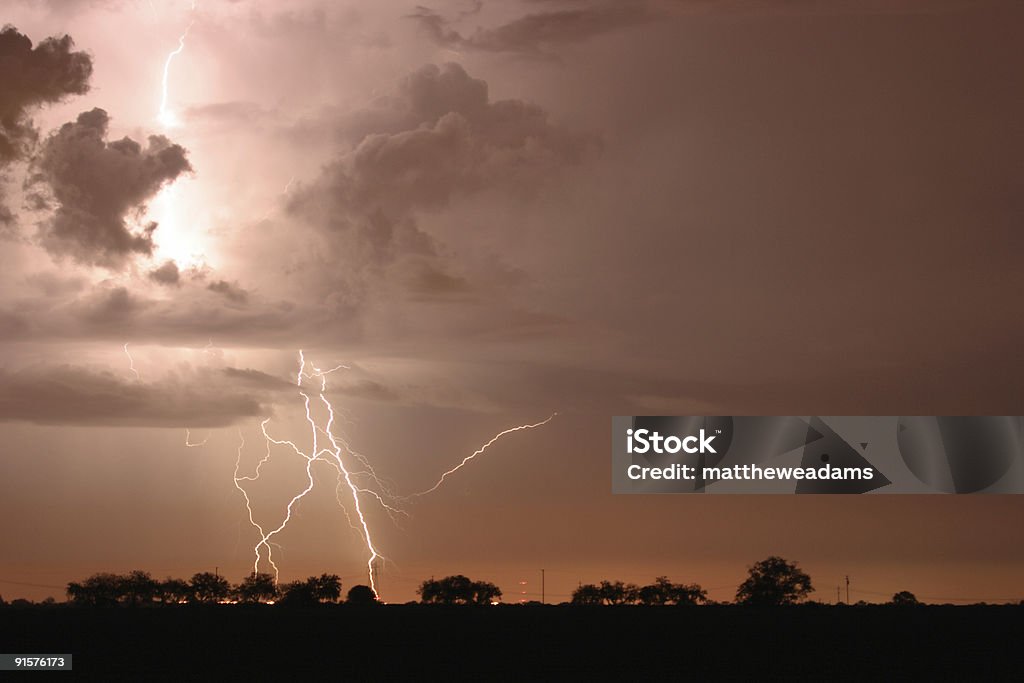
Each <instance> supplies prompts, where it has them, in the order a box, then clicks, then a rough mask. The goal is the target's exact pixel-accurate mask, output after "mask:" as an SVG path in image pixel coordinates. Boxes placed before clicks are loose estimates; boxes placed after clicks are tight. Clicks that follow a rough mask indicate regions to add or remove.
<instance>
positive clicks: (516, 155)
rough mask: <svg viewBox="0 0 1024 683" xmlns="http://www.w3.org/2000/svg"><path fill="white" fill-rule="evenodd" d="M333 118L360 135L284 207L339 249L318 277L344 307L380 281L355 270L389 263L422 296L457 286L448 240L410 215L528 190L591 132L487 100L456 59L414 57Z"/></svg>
mask: <svg viewBox="0 0 1024 683" xmlns="http://www.w3.org/2000/svg"><path fill="white" fill-rule="evenodd" d="M343 125H344V126H345V127H346V129H347V130H346V132H347V133H348V134H349V135H350V136H353V137H355V138H356V139H357V140H358V142H357V143H356V144H355V146H354V148H353V149H352V150H351V151H350V152H348V153H346V154H344V155H342V156H341V157H340V158H338V159H337V160H335V161H334V162H333V163H331V164H329V165H328V166H326V167H325V169H324V171H323V173H322V174H321V176H320V177H319V178H318V179H317V180H316V181H314V182H313V183H311V184H309V185H308V186H306V187H305V188H304V189H301V190H299V191H297V192H295V194H294V197H293V198H292V200H291V202H290V208H291V211H292V213H293V214H296V215H299V216H301V217H302V218H304V219H305V220H306V221H308V222H310V223H312V224H313V225H314V226H315V227H316V228H317V229H318V230H320V231H322V232H323V234H325V235H326V236H327V238H328V239H329V240H331V241H332V242H333V244H334V250H335V252H337V253H338V254H339V255H340V256H343V260H342V261H341V262H343V263H344V264H345V267H344V268H337V267H333V268H332V269H331V270H330V271H329V272H327V273H326V274H325V276H324V277H323V278H321V279H320V282H319V283H318V284H320V285H323V283H324V282H328V283H330V285H331V286H334V287H335V288H336V289H335V291H334V293H333V294H332V297H333V298H332V301H333V302H334V303H335V304H338V305H340V306H341V307H342V308H348V309H351V308H352V307H353V306H356V307H358V305H359V302H360V301H361V299H362V298H363V297H364V296H365V295H366V292H365V291H363V290H366V289H373V290H380V289H381V287H380V286H379V284H368V283H367V282H365V281H364V280H361V279H360V276H361V275H370V276H373V277H379V276H385V275H389V276H391V277H388V279H389V281H391V282H397V283H404V284H405V285H406V291H407V292H413V293H416V294H417V295H423V296H426V297H430V298H435V299H436V298H438V297H443V296H446V295H451V296H457V297H464V296H465V294H466V293H467V292H468V291H470V290H471V289H472V283H471V282H469V281H467V279H466V278H465V277H464V275H463V274H461V273H457V272H451V271H450V269H451V268H452V267H453V266H452V264H450V263H447V262H446V261H445V259H444V254H445V252H446V247H445V246H444V245H443V244H440V243H439V241H438V240H437V239H436V238H435V237H434V236H433V235H431V234H429V233H427V232H426V231H424V230H423V229H421V227H420V226H419V223H418V220H417V219H418V215H419V214H420V213H422V212H436V211H438V210H441V209H443V208H445V207H448V206H449V205H451V204H452V203H453V202H454V201H455V200H457V199H460V198H467V197H470V196H473V195H477V194H481V193H484V192H501V193H505V194H508V195H510V196H520V197H521V196H523V195H526V194H529V193H531V192H533V191H534V190H535V189H536V188H537V187H539V186H540V185H541V184H542V183H543V182H545V180H547V179H549V178H550V177H551V176H552V174H554V173H557V172H558V171H559V170H560V169H562V168H563V167H565V166H568V165H572V164H577V163H579V162H581V161H582V160H583V159H584V158H586V157H587V154H588V152H589V151H591V150H592V149H593V147H594V144H595V141H594V140H593V139H591V138H589V137H587V136H583V135H579V134H576V133H573V132H571V131H569V130H568V129H566V128H564V127H562V126H559V125H556V124H554V123H552V122H551V121H549V118H548V115H547V113H546V112H545V111H544V110H543V109H542V108H540V107H538V106H537V105H534V104H531V103H528V102H524V101H521V100H512V99H508V100H498V101H492V100H491V99H490V97H489V95H488V87H487V83H486V82H485V81H483V80H480V79H476V78H472V77H471V76H470V75H469V74H467V73H466V71H465V70H464V69H463V67H462V66H460V65H458V64H445V65H444V66H440V67H439V66H436V65H433V64H431V65H427V66H424V67H422V68H420V69H418V70H417V71H415V72H414V73H412V74H411V75H409V76H408V77H406V78H405V79H404V80H403V81H402V82H401V83H400V85H399V86H398V88H397V92H396V93H395V94H394V95H393V96H389V97H385V98H381V99H380V100H378V101H377V102H375V103H374V105H373V106H372V107H371V108H370V109H368V110H365V111H363V112H357V113H356V114H354V115H352V116H349V117H347V118H345V119H344V121H343ZM331 265H332V266H335V264H331ZM385 268H386V269H387V271H386V273H385V271H384V270H381V269H385ZM318 273H319V274H323V272H322V271H320V270H318Z"/></svg>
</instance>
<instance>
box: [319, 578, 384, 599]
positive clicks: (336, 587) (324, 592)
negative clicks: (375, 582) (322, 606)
mask: <svg viewBox="0 0 1024 683" xmlns="http://www.w3.org/2000/svg"><path fill="white" fill-rule="evenodd" d="M306 582H307V583H309V584H310V586H311V587H312V591H313V597H314V598H316V600H317V601H318V602H337V601H338V600H339V599H340V598H341V577H340V576H338V575H337V574H321V575H320V576H311V577H309V578H308V579H306ZM371 592H372V591H371Z"/></svg>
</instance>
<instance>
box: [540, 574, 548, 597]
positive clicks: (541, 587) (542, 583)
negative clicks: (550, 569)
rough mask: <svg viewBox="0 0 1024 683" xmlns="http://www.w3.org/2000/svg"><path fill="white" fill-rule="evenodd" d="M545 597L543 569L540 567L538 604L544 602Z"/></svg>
mask: <svg viewBox="0 0 1024 683" xmlns="http://www.w3.org/2000/svg"><path fill="white" fill-rule="evenodd" d="M545 597H546V596H545V593H544V570H543V569H541V570H540V604H542V605H543V604H546V602H547V601H546V600H545V599H544V598H545Z"/></svg>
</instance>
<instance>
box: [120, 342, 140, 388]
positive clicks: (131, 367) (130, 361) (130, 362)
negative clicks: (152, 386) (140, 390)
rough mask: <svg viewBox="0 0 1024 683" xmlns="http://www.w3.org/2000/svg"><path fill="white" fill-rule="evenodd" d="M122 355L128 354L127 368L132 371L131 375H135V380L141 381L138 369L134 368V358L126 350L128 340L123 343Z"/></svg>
mask: <svg viewBox="0 0 1024 683" xmlns="http://www.w3.org/2000/svg"><path fill="white" fill-rule="evenodd" d="M124 355H126V356H128V369H129V370H131V371H132V374H133V375H135V380H136V381H139V382H141V381H142V375H140V374H139V371H138V370H136V369H135V359H134V358H132V352H131V351H129V350H128V342H125V343H124Z"/></svg>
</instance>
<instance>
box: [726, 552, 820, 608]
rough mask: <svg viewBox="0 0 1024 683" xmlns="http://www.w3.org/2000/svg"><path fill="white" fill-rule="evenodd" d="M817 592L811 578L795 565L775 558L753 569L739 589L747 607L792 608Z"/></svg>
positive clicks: (739, 596)
mask: <svg viewBox="0 0 1024 683" xmlns="http://www.w3.org/2000/svg"><path fill="white" fill-rule="evenodd" d="M812 590H814V589H813V588H812V586H811V577H810V576H808V575H807V574H806V573H804V572H803V571H802V570H801V569H800V568H799V567H797V565H796V563H795V562H788V561H786V560H784V559H782V558H781V557H776V556H772V557H769V558H767V559H764V560H761V561H760V562H758V563H756V564H755V565H754V566H752V567H750V570H749V575H748V577H747V580H746V581H744V582H743V583H742V584H740V587H739V588H738V589H737V590H736V601H737V602H739V603H742V604H744V605H792V604H794V603H797V602H800V601H801V600H803V599H804V598H806V597H807V595H808V594H809V593H810V592H811V591H812Z"/></svg>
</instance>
